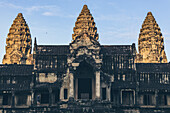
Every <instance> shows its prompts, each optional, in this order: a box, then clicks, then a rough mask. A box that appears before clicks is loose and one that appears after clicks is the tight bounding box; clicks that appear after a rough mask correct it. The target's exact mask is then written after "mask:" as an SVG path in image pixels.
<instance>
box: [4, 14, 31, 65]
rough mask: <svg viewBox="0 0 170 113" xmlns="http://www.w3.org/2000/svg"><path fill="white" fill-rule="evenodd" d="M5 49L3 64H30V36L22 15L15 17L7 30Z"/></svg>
mask: <svg viewBox="0 0 170 113" xmlns="http://www.w3.org/2000/svg"><path fill="white" fill-rule="evenodd" d="M5 49H6V54H5V55H4V58H3V64H14V63H17V64H31V62H32V55H31V49H32V40H31V34H30V30H29V27H28V25H27V23H26V21H25V19H24V17H23V15H22V13H19V14H18V15H17V17H16V18H15V20H14V21H13V24H12V25H11V28H10V29H9V33H8V37H7V39H6V48H5Z"/></svg>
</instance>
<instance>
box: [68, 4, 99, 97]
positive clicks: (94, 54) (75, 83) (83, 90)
mask: <svg viewBox="0 0 170 113" xmlns="http://www.w3.org/2000/svg"><path fill="white" fill-rule="evenodd" d="M73 31H74V33H73V35H72V40H73V41H72V42H71V43H70V45H69V46H70V55H69V56H68V59H67V62H68V73H67V75H68V76H69V98H74V99H99V98H100V68H101V64H102V58H101V55H100V43H99V42H98V38H99V37H98V34H97V28H96V27H95V22H94V18H93V17H92V14H91V13H90V11H89V9H88V7H87V5H84V6H83V9H82V11H81V13H80V14H79V16H78V18H77V21H76V23H75V27H74V28H73ZM90 70H91V71H90ZM83 83H87V84H89V85H84V84H83ZM86 86H87V87H86Z"/></svg>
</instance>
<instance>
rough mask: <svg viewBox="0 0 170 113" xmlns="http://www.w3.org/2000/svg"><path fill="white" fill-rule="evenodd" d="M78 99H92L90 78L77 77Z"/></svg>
mask: <svg viewBox="0 0 170 113" xmlns="http://www.w3.org/2000/svg"><path fill="white" fill-rule="evenodd" d="M78 99H92V79H91V78H79V79H78Z"/></svg>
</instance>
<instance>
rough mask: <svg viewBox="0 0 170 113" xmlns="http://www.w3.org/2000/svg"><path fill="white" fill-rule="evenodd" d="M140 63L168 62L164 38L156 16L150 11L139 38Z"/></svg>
mask: <svg viewBox="0 0 170 113" xmlns="http://www.w3.org/2000/svg"><path fill="white" fill-rule="evenodd" d="M138 49H139V56H140V58H139V59H138V61H137V62H140V63H167V58H166V54H165V51H164V38H163V37H162V33H161V30H160V27H159V26H158V24H157V22H156V20H155V18H154V16H153V15H152V13H151V12H148V14H147V16H146V18H145V20H144V22H143V24H142V28H141V30H140V34H139V39H138Z"/></svg>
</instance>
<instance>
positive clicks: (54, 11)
mask: <svg viewBox="0 0 170 113" xmlns="http://www.w3.org/2000/svg"><path fill="white" fill-rule="evenodd" d="M0 7H6V8H13V9H19V10H23V11H25V12H26V13H28V14H30V15H31V14H32V13H34V12H39V13H40V14H42V15H44V16H61V15H60V14H62V10H61V9H60V7H58V6H56V5H37V6H30V7H24V6H19V5H15V4H12V3H7V2H0Z"/></svg>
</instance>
